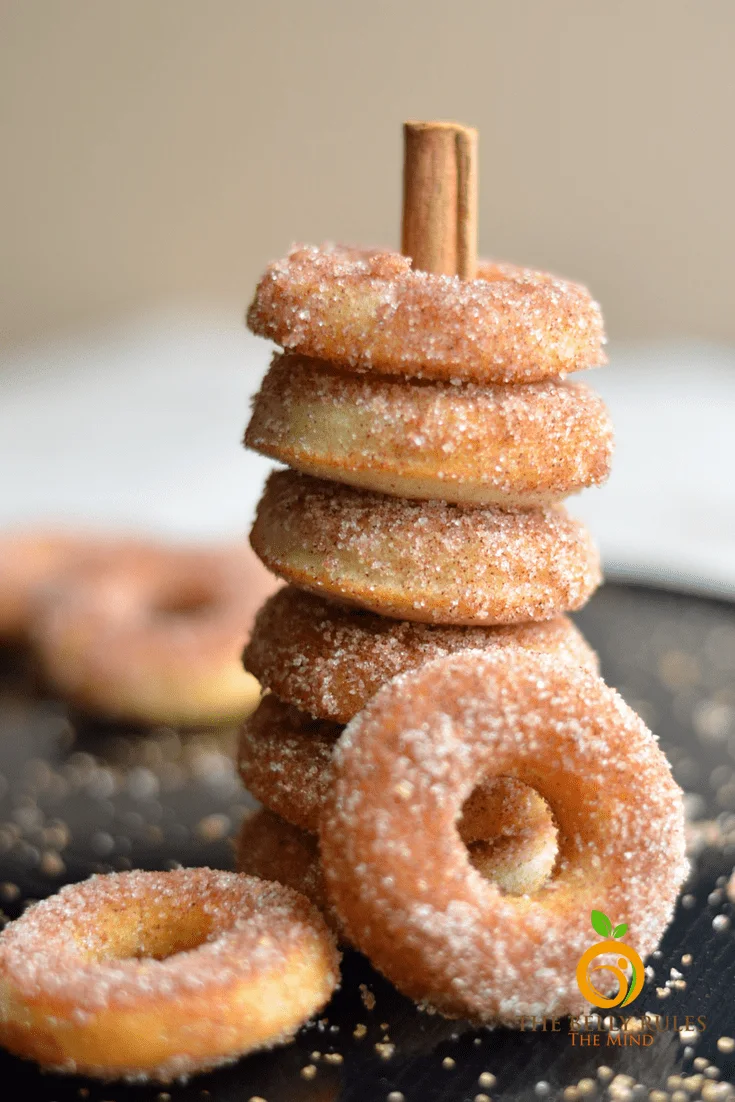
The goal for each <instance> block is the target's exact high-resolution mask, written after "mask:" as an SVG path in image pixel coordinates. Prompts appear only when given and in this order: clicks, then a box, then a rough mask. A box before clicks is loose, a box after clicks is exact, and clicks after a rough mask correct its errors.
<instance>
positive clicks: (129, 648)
mask: <svg viewBox="0 0 735 1102" xmlns="http://www.w3.org/2000/svg"><path fill="white" fill-rule="evenodd" d="M278 585H279V583H278V581H277V580H276V579H275V578H274V577H273V576H272V575H271V574H270V573H269V572H268V571H267V570H266V569H265V567H264V566H262V565H261V563H260V562H259V561H258V559H257V558H256V557H255V555H254V554H253V553H252V551H251V550H250V548H249V547H248V546H247V544H246V543H245V541H244V540H243V543H242V545H236V546H224V547H209V548H204V547H196V548H187V547H166V546H164V545H162V544H156V543H154V542H152V541H143V540H137V539H134V538H132V537H113V536H109V535H100V536H96V535H94V536H93V535H89V534H86V535H85V534H81V533H80V534H77V535H75V534H73V533H71V532H68V533H67V532H64V531H59V532H51V531H49V532H41V531H38V532H33V531H25V532H18V533H15V534H12V535H8V536H6V537H5V538H3V539H1V540H0V638H3V639H5V640H8V641H21V640H24V639H29V640H30V641H31V643H32V644H33V645H34V646H35V649H36V652H37V655H38V658H39V660H40V666H41V670H42V672H43V674H44V676H45V677H46V678H47V680H48V681H49V683H50V684H51V685H53V686H54V688H55V689H57V690H58V691H59V692H60V693H62V694H63V695H64V696H66V697H67V699H69V700H70V701H71V702H72V703H74V704H75V705H77V706H78V707H81V708H83V709H84V710H85V711H89V712H92V713H94V714H99V715H102V716H105V717H107V718H110V719H116V720H122V721H129V722H133V723H140V724H146V725H148V724H160V723H166V724H171V725H175V726H200V725H202V726H203V725H211V724H221V723H229V722H235V721H237V720H240V719H242V718H243V717H244V716H246V715H248V714H249V713H250V712H251V711H252V710H253V708H254V707H255V706H256V704H257V702H258V700H259V698H260V686H259V685H258V682H257V681H256V679H255V678H254V677H253V676H252V674H250V673H247V672H246V671H245V670H244V669H243V666H242V662H241V658H240V656H241V653H242V649H243V647H244V646H245V644H246V642H247V641H248V638H249V634H250V629H251V627H252V624H253V621H254V618H255V613H256V611H257V609H258V607H259V606H260V605H261V604H262V602H263V600H264V599H265V598H266V597H268V596H269V595H270V594H271V593H273V592H274V591H275V589H277V588H278Z"/></svg>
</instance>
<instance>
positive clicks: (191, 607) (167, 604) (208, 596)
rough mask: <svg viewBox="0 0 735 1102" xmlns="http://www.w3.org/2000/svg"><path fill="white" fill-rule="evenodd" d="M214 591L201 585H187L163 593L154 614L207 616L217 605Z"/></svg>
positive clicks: (170, 616)
mask: <svg viewBox="0 0 735 1102" xmlns="http://www.w3.org/2000/svg"><path fill="white" fill-rule="evenodd" d="M216 603H217V601H216V598H215V595H214V593H213V592H212V591H211V590H209V589H205V588H204V587H203V586H201V585H191V586H185V587H182V588H181V589H177V590H176V591H174V592H168V593H163V594H162V595H161V596H160V597H159V599H158V600H157V601H156V602H155V603H154V605H153V609H152V612H153V615H154V616H156V617H161V618H178V617H180V618H182V619H183V618H188V617H197V616H206V615H207V614H208V613H210V612H211V611H212V609H213V608H214V607H215V605H216Z"/></svg>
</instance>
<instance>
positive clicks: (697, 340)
mask: <svg viewBox="0 0 735 1102" xmlns="http://www.w3.org/2000/svg"><path fill="white" fill-rule="evenodd" d="M734 35H735V5H733V4H732V3H730V2H729V0H702V2H701V3H698V4H692V3H690V2H688V0H616V2H615V3H612V4H604V5H603V4H590V3H587V2H585V0H514V3H512V4H509V3H507V2H503V0H465V2H461V0H460V2H455V3H452V4H447V3H439V2H437V0H421V2H419V0H393V2H390V3H389V2H387V0H374V2H373V3H371V4H370V5H368V6H365V5H362V4H360V5H358V4H350V3H345V2H344V0H343V2H341V3H340V2H337V0H315V2H312V3H310V4H296V3H293V2H290V0H284V2H276V3H270V4H266V3H263V4H256V3H254V2H252V0H207V2H204V0H125V3H120V2H118V0H65V2H64V3H63V4H62V3H55V2H53V0H0V103H2V110H1V111H0V148H2V154H3V171H2V173H0V241H1V242H2V264H1V265H0V281H1V289H0V464H2V467H3V469H4V470H6V471H7V472H9V473H10V476H9V477H6V478H4V479H3V482H4V488H3V492H2V494H1V495H0V521H2V522H5V523H9V522H23V521H28V520H33V519H36V518H39V517H43V518H44V519H46V518H47V517H58V518H61V519H68V518H70V519H91V520H97V521H100V522H106V523H113V522H114V523H118V524H124V525H135V526H143V527H148V528H151V529H153V530H157V531H158V530H160V531H165V532H168V533H171V534H176V535H182V536H183V535H185V536H192V535H231V534H235V533H238V534H239V533H240V532H242V531H244V530H245V527H246V525H247V521H248V516H249V514H250V512H251V511H252V507H253V504H254V502H255V500H256V499H257V496H258V487H259V481H260V478H261V475H262V472H263V471H264V469H265V464H260V463H259V462H258V461H257V460H256V459H253V458H248V457H246V456H245V455H244V453H243V452H242V450H241V449H240V448H239V438H240V436H241V433H242V429H243V426H244V424H245V421H246V419H247V399H248V395H249V394H250V393H251V392H252V391H253V390H254V389H255V388H256V387H257V383H258V380H259V378H260V375H261V374H262V372H263V370H264V368H265V365H266V363H267V359H268V350H267V347H266V345H265V344H264V343H263V342H256V341H254V340H253V339H252V338H249V337H248V335H247V334H246V332H245V331H244V328H243V326H242V316H243V312H244V308H245V305H246V303H247V301H248V299H249V297H250V295H251V293H252V289H253V285H254V282H255V280H256V279H257V277H258V274H259V273H260V271H261V270H262V269H263V267H264V265H265V264H266V262H267V261H268V260H270V259H272V258H274V257H276V256H280V255H282V254H283V253H284V252H285V251H286V250H287V248H288V246H289V245H290V244H291V242H292V241H295V240H302V241H317V242H318V241H321V240H324V239H327V238H331V239H336V240H343V241H355V242H365V243H384V244H387V245H394V246H396V245H397V243H398V230H399V219H400V188H401V158H402V138H401V123H402V121H403V119H404V118H411V117H414V118H427V119H428V118H435V117H436V118H455V119H458V120H460V121H462V122H466V123H469V124H472V125H475V126H476V127H478V128H479V130H480V186H481V198H480V244H481V250H482V252H483V253H485V254H486V255H488V254H489V255H495V256H499V257H503V258H507V259H513V260H515V261H517V262H519V263H524V264H531V265H537V266H540V267H546V268H550V269H552V270H554V271H557V272H560V273H562V274H564V275H567V276H569V277H572V278H574V279H578V280H581V281H582V282H585V283H587V284H589V286H590V287H591V289H592V291H593V293H594V294H595V296H596V297H597V298H598V299H599V300H600V301H601V303H602V305H603V309H604V311H605V315H606V318H607V323H608V330H609V333H610V338H611V367H610V368H606V369H604V371H601V372H597V373H595V374H593V375H592V376H590V381H591V382H592V384H593V385H595V386H597V387H598V389H600V390H601V391H602V392H603V394H604V395H605V396H606V398H607V400H608V401H609V403H610V405H611V408H612V412H613V416H614V418H615V420H616V423H617V426H618V434H619V450H618V459H617V467H616V471H615V474H614V476H613V479H612V481H611V483H610V484H609V486H608V487H607V488H605V489H604V490H602V491H594V492H590V493H588V494H587V495H584V497H583V498H582V499H580V502H579V510H578V511H581V512H582V513H583V514H584V515H585V516H586V517H587V518H588V519H589V521H590V523H591V524H592V525H593V527H594V529H595V531H596V533H597V535H598V537H599V538H600V540H601V543H602V548H603V553H604V555H605V559H606V563H607V566H608V569H610V570H613V571H617V572H619V573H626V572H628V573H630V572H632V573H635V574H639V573H640V572H641V571H643V572H644V573H648V574H650V573H652V572H653V573H656V574H657V576H659V575H661V574H663V576H665V577H666V578H667V579H669V580H675V581H677V582H678V584H687V585H694V586H696V587H701V586H703V585H705V584H706V585H707V586H712V585H713V584H714V585H716V586H719V587H720V588H723V587H724V588H726V589H728V591H729V590H730V589H731V588H735V501H734V500H733V493H734V491H733V490H732V488H731V486H730V481H731V480H730V477H729V471H730V470H731V469H732V466H733V460H734V459H735V454H734V450H733V449H734V445H733V443H732V437H733V433H732V426H733V424H735V371H734V370H733V368H734V367H735V356H734V355H733V352H732V344H733V342H735V311H734V310H733V306H732V304H733V301H735V265H733V263H732V257H733V255H734V254H735V217H734V216H733V211H732V194H733V178H734V176H735V145H734V143H733V142H732V141H731V140H730V131H731V125H732V124H731V113H732V105H733V102H734V98H735V67H733V65H732V42H733V36H734Z"/></svg>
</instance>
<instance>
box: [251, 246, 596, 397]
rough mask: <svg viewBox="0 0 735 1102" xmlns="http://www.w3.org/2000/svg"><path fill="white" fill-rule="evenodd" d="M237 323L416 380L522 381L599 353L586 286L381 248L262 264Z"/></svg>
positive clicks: (572, 367)
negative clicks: (435, 266)
mask: <svg viewBox="0 0 735 1102" xmlns="http://www.w3.org/2000/svg"><path fill="white" fill-rule="evenodd" d="M247 321H248V325H249V326H250V328H251V329H252V331H253V332H254V333H258V334H259V335H260V336H262V337H269V338H270V339H271V340H273V341H275V342H276V344H280V345H281V347H282V348H285V349H287V350H290V351H294V352H300V353H302V354H303V355H305V356H315V357H317V358H318V359H322V360H329V361H332V362H334V363H336V364H344V365H345V366H348V367H353V368H359V369H360V370H372V371H376V372H383V373H386V372H387V373H388V374H400V375H412V376H420V377H424V378H427V379H447V380H451V379H472V380H475V381H476V382H491V383H524V382H533V381H535V380H539V379H548V378H553V377H555V376H561V375H565V374H566V373H568V372H569V371H578V370H580V369H581V368H585V367H594V366H595V365H596V364H601V363H605V362H606V357H605V354H604V352H603V346H604V343H605V337H604V333H603V326H602V316H601V314H600V308H599V306H598V305H597V303H596V302H594V301H593V300H592V298H591V297H590V294H589V292H588V291H587V290H586V288H584V287H580V286H579V285H578V284H576V283H569V282H567V281H566V280H561V279H557V278H555V277H554V276H552V275H549V274H548V273H546V272H537V271H534V270H532V269H530V268H517V267H515V266H514V265H512V264H498V263H493V262H492V261H480V263H479V265H478V270H477V278H476V279H470V280H462V279H459V278H458V277H456V276H440V275H432V274H430V273H429V272H422V271H416V270H414V269H413V268H412V267H411V260H410V259H409V258H408V257H405V256H401V255H400V254H399V253H395V252H390V251H389V250H380V249H372V250H368V249H355V248H345V247H342V246H335V245H324V246H322V247H321V248H317V247H316V246H298V247H296V248H294V249H293V250H292V252H291V253H289V255H288V256H287V257H286V258H285V259H284V260H279V261H276V262H275V263H274V264H271V265H270V266H269V267H268V269H267V270H266V272H265V274H264V275H263V277H262V278H261V280H260V282H259V283H258V286H257V288H256V291H255V298H254V300H253V302H252V305H251V306H250V309H249V311H248V317H247Z"/></svg>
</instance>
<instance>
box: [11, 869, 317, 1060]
mask: <svg viewBox="0 0 735 1102" xmlns="http://www.w3.org/2000/svg"><path fill="white" fill-rule="evenodd" d="M338 966H339V956H338V954H337V952H336V949H335V947H334V943H333V939H332V938H331V935H330V934H329V932H328V931H327V929H326V927H325V926H324V923H323V920H322V918H321V916H320V915H319V914H318V912H317V911H316V910H315V909H314V907H313V906H312V905H311V904H310V903H309V901H308V900H307V899H305V898H304V897H303V896H301V895H299V894H298V893H296V892H294V891H292V890H291V889H289V888H286V887H283V886H282V885H280V884H274V883H269V882H267V881H262V880H256V879H255V878H253V877H246V876H239V875H237V874H234V873H227V872H218V871H214V870H212V869H207V868H197V869H177V870H174V871H171V872H141V871H135V872H126V873H110V874H108V875H105V876H93V877H91V878H90V879H89V880H86V881H84V882H82V883H80V884H72V885H68V886H67V887H64V888H62V889H61V891H59V892H58V893H57V894H56V895H54V896H51V897H49V898H48V899H45V900H43V901H42V902H40V903H37V904H35V905H34V906H32V907H31V908H29V909H28V910H27V911H26V912H25V913H24V914H23V915H22V917H21V918H19V919H18V920H17V921H15V922H12V923H10V924H9V925H8V926H7V927H6V928H5V930H4V931H3V933H2V934H1V935H0V995H1V997H0V1039H2V1041H3V1043H4V1044H6V1046H7V1047H9V1048H10V1049H11V1050H12V1051H15V1052H17V1053H19V1054H21V1055H31V1056H33V1057H34V1058H36V1059H39V1060H40V1062H42V1063H44V1064H45V1065H46V1066H52V1067H54V1068H55V1070H61V1071H66V1072H77V1071H80V1070H82V1071H86V1073H87V1074H92V1075H98V1076H101V1077H103V1078H105V1077H109V1078H121V1077H125V1078H132V1079H136V1078H137V1079H144V1078H147V1077H151V1078H154V1079H157V1080H160V1081H167V1080H168V1079H171V1078H174V1077H177V1076H183V1075H186V1074H188V1073H190V1072H192V1071H195V1070H202V1069H203V1068H205V1067H211V1066H214V1065H216V1064H218V1063H221V1062H224V1061H226V1060H229V1059H233V1058H235V1057H236V1056H238V1055H240V1054H241V1053H242V1052H243V1051H246V1050H247V1049H248V1048H250V1047H262V1046H263V1045H269V1044H275V1043H277V1042H279V1041H281V1040H283V1039H285V1038H286V1037H290V1036H291V1035H292V1034H293V1032H294V1029H295V1028H297V1027H298V1025H299V1024H300V1021H299V1020H296V1021H295V1022H294V1021H293V1020H292V1018H293V1014H294V1011H295V1012H296V1014H297V1015H298V1008H299V1005H300V1002H301V1000H302V999H303V998H305V999H306V1003H307V1004H308V1006H309V1009H308V1010H307V1011H306V1013H305V1014H304V1015H303V1018H302V1019H301V1020H304V1019H305V1018H307V1017H308V1016H309V1014H310V1013H311V1012H312V1011H313V1010H316V1009H318V1008H319V1007H320V1006H321V1005H323V1004H324V1002H326V1000H327V998H328V997H329V994H330V993H331V991H332V990H333V988H334V986H335V985H336V983H337V979H338V972H339V967H338ZM281 976H283V977H285V978H284V981H283V982H284V983H285V985H286V986H285V988H284V1001H283V1011H282V1022H281V1024H280V1025H278V1024H277V1023H276V1024H274V1020H273V1019H272V1018H271V1020H270V1024H271V1025H273V1029H272V1031H271V1033H270V1034H269V1035H268V1036H263V1035H262V1034H261V1035H258V1032H257V1030H258V1023H257V1022H254V1021H253V1020H251V1021H250V1022H247V1021H246V1020H243V1022H242V1025H241V1026H240V1027H238V1022H239V1020H240V1019H242V1007H243V1006H244V1005H245V1003H244V1002H243V995H244V993H245V992H246V991H247V988H248V986H249V985H260V989H262V990H263V991H266V990H271V989H275V987H276V986H277V984H278V983H279V977H281ZM296 976H298V977H299V982H300V983H301V985H302V989H301V996H300V997H297V998H296V999H295V1000H294V999H293V997H292V993H291V1005H290V1006H289V996H290V993H289V984H293V982H294V979H295V977H296ZM200 1001H201V1002H202V1003H203V1002H206V1004H207V1006H208V1007H209V1011H208V1013H209V1017H210V1021H209V1022H208V1023H205V1027H208V1028H211V1030H212V1031H213V1032H212V1041H213V1044H214V1045H215V1047H214V1048H213V1051H211V1052H210V1053H208V1052H206V1051H201V1049H199V1050H198V1049H197V1044H196V1035H195V1030H196V1027H195V1025H194V1024H193V1023H191V1024H190V1022H191V1019H190V1017H189V1016H190V1015H192V1014H197V1013H199V1014H200V1013H201V1005H200ZM197 1008H198V1009H197ZM238 1008H239V1009H238ZM268 1013H271V1011H270V1010H268ZM151 1014H153V1015H154V1016H155V1019H156V1021H157V1022H158V1024H159V1028H160V1037H158V1038H157V1039H156V1044H157V1045H159V1047H160V1046H164V1048H167V1047H170V1050H169V1051H167V1053H166V1059H165V1060H164V1061H163V1062H162V1063H161V1064H159V1065H158V1066H156V1067H150V1066H146V1065H141V1066H136V1065H135V1063H134V1062H133V1064H132V1065H126V1063H125V1056H124V1055H121V1054H120V1053H115V1052H113V1051H112V1050H110V1051H105V1050H103V1051H99V1052H97V1059H96V1060H95V1059H93V1057H92V1053H93V1052H94V1045H95V1041H98V1040H99V1036H104V1037H106V1038H107V1039H108V1041H109V1033H110V1029H111V1027H113V1026H114V1022H115V1021H116V1020H118V1018H117V1017H116V1016H119V1022H120V1029H119V1031H120V1035H121V1038H124V1042H125V1049H124V1050H123V1051H124V1052H126V1053H129V1052H131V1051H135V1050H136V1045H137V1044H138V1039H137V1038H136V1036H135V1032H134V1031H135V1030H136V1029H142V1028H144V1027H143V1025H142V1024H141V1023H144V1022H146V1021H149V1020H150V1015H151ZM131 1015H132V1017H131ZM233 1019H234V1034H233ZM266 1020H267V1019H266ZM101 1023H102V1025H101ZM131 1023H137V1024H131ZM218 1023H220V1024H219V1027H218ZM99 1028H103V1029H104V1032H103V1033H102V1034H98V1033H96V1032H95V1030H96V1029H99ZM218 1029H219V1034H218ZM26 1030H28V1031H29V1035H28V1036H26V1034H25V1031H26ZM131 1030H132V1032H131ZM248 1030H252V1031H253V1034H252V1036H253V1038H254V1043H252V1044H248V1043H247V1042H248V1038H247V1034H248ZM187 1036H188V1037H189V1041H188V1042H187ZM85 1038H86V1040H85ZM200 1043H201V1042H200ZM190 1044H191V1046H192V1047H191V1048H190V1047H189V1045H190ZM65 1045H67V1046H69V1049H68V1051H67V1049H66V1048H65ZM75 1045H77V1048H76V1049H75V1048H74V1046H75ZM29 1046H30V1047H29ZM34 1046H35V1047H34ZM38 1046H41V1050H40V1053H39V1051H38ZM143 1049H144V1050H145V1041H143ZM74 1051H83V1052H85V1053H87V1057H86V1058H85V1060H84V1061H83V1062H77V1060H75V1059H74V1058H73V1057H72V1056H71V1055H70V1053H72V1052H74Z"/></svg>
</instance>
